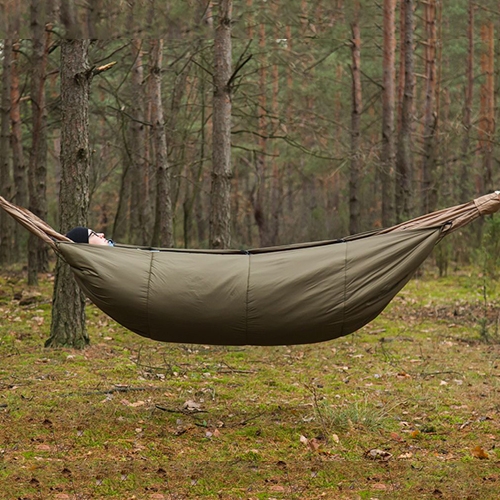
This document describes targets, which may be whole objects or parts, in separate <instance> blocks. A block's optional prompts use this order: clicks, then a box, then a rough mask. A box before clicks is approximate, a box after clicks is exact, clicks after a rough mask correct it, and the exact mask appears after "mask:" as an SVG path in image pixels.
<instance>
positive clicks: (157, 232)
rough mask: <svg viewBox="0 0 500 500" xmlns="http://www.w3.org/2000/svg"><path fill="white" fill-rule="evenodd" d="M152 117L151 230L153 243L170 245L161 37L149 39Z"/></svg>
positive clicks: (168, 179)
mask: <svg viewBox="0 0 500 500" xmlns="http://www.w3.org/2000/svg"><path fill="white" fill-rule="evenodd" d="M151 51H152V54H151V56H152V57H151V63H152V66H151V101H152V102H151V104H152V107H151V121H152V123H153V142H154V151H155V158H154V163H155V171H156V189H157V191H156V217H155V227H154V232H153V245H156V246H160V247H172V246H173V243H174V241H173V229H172V193H171V185H170V171H169V166H168V158H167V139H166V136H165V123H164V119H163V105H162V100H161V66H162V52H163V40H161V39H155V40H151Z"/></svg>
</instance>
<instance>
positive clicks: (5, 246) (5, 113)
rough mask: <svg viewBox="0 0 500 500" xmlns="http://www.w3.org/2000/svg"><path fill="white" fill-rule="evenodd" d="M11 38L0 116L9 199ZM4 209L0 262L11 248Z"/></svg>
mask: <svg viewBox="0 0 500 500" xmlns="http://www.w3.org/2000/svg"><path fill="white" fill-rule="evenodd" d="M11 59H12V39H4V46H3V63H2V97H1V109H0V112H1V116H0V179H1V182H0V195H1V196H3V197H5V198H7V199H8V200H10V197H11V167H10V165H11V164H10V87H11V73H10V69H11ZM9 219H10V217H9V216H8V215H7V213H6V212H5V211H4V210H0V264H6V263H7V262H9V260H10V254H11V249H12V241H11V234H12V230H11V227H12V224H11V222H10V220H9Z"/></svg>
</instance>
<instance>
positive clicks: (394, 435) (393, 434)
mask: <svg viewBox="0 0 500 500" xmlns="http://www.w3.org/2000/svg"><path fill="white" fill-rule="evenodd" d="M391 439H392V440H393V441H397V442H398V443H401V441H404V439H403V438H402V437H401V436H400V435H399V434H398V433H397V432H391Z"/></svg>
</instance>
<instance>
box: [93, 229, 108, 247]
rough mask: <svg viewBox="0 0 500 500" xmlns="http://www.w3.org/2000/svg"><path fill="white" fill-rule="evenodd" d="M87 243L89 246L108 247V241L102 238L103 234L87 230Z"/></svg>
mask: <svg viewBox="0 0 500 500" xmlns="http://www.w3.org/2000/svg"><path fill="white" fill-rule="evenodd" d="M89 243H90V244H91V245H108V240H107V239H106V237H105V236H104V233H96V232H95V231H92V230H91V229H90V230H89Z"/></svg>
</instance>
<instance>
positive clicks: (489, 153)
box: [478, 21, 495, 194]
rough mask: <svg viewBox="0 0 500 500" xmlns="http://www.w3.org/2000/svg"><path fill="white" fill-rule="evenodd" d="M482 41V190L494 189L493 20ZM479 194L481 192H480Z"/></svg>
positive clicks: (488, 25)
mask: <svg viewBox="0 0 500 500" xmlns="http://www.w3.org/2000/svg"><path fill="white" fill-rule="evenodd" d="M481 41H482V43H483V46H484V51H483V53H482V54H481V73H482V74H484V75H485V79H484V83H483V84H482V85H481V89H480V96H481V104H480V110H479V124H478V134H479V145H480V148H481V153H482V158H483V172H482V176H481V179H480V183H481V186H480V189H479V191H480V192H483V193H486V192H490V191H492V190H493V188H494V186H493V159H494V157H493V144H494V136H495V68H494V64H495V38H494V26H493V22H492V21H488V22H487V23H485V24H483V25H482V26H481ZM478 194H479V193H478Z"/></svg>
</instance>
